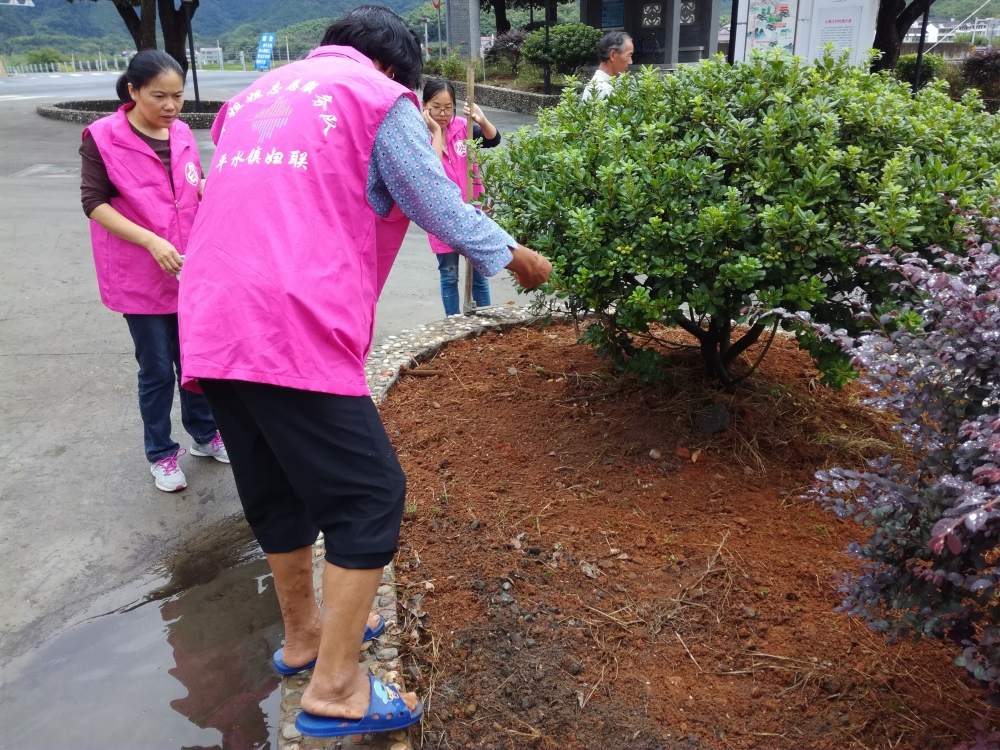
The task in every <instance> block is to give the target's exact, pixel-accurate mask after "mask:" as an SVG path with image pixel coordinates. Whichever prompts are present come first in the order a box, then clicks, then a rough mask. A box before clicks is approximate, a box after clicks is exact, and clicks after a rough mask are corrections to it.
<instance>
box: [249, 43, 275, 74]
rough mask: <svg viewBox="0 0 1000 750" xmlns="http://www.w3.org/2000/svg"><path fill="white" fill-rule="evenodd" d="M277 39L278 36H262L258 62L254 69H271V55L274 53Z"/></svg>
mask: <svg viewBox="0 0 1000 750" xmlns="http://www.w3.org/2000/svg"><path fill="white" fill-rule="evenodd" d="M277 37H278V35H277V34H261V35H260V42H258V43H257V60H256V62H255V63H254V68H256V69H257V70H263V69H264V68H267V69H270V68H271V53H272V52H274V40H275V39H277Z"/></svg>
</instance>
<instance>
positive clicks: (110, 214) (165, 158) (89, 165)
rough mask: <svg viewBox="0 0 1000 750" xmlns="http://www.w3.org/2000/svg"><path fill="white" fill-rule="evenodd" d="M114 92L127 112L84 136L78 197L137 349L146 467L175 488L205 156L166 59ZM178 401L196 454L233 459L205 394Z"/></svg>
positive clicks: (133, 72)
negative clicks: (191, 268)
mask: <svg viewBox="0 0 1000 750" xmlns="http://www.w3.org/2000/svg"><path fill="white" fill-rule="evenodd" d="M117 92H118V96H119V98H120V99H121V100H122V101H123V102H125V103H124V104H123V105H122V107H121V108H120V109H119V110H118V111H117V112H115V113H114V114H113V115H109V116H108V117H103V118H101V119H100V120H98V121H97V122H95V123H93V124H92V125H90V126H89V127H88V128H87V129H86V130H84V131H83V145H82V146H81V147H80V155H81V156H82V157H83V168H82V170H81V171H82V180H81V196H82V201H83V209H84V212H85V213H86V214H87V216H88V217H90V227H91V231H90V234H91V241H92V244H93V249H94V264H95V266H96V268H97V283H98V287H99V288H100V292H101V301H102V302H103V303H104V304H105V305H106V306H107V307H108V308H110V309H111V310H114V311H115V312H120V313H122V314H123V315H124V316H125V320H126V322H127V323H128V328H129V332H130V333H131V334H132V341H133V343H134V344H135V358H136V360H137V361H138V363H139V413H140V414H141V415H142V423H143V428H144V442H145V451H146V458H147V459H148V460H149V462H150V464H151V466H150V471H151V472H152V474H153V480H154V482H155V484H156V486H157V487H158V488H159V489H161V490H163V491H165V492H174V491H177V490H181V489H184V488H185V487H186V486H187V480H186V478H185V477H184V473H183V472H182V471H181V469H180V467H178V465H177V459H178V457H179V456H180V455H182V449H181V447H180V446H179V445H178V444H177V443H176V442H175V441H174V440H173V439H172V438H171V436H170V410H171V408H172V406H173V400H174V389H175V388H176V385H177V380H178V379H179V377H180V374H181V371H180V346H179V339H178V332H177V292H178V279H177V275H178V274H179V273H180V270H181V265H182V264H183V262H184V251H185V247H186V246H187V241H188V236H189V235H190V233H191V225H192V224H193V223H194V217H195V213H196V212H197V210H198V201H199V199H200V196H201V189H202V184H203V180H202V175H201V160H200V159H199V157H198V144H197V143H196V142H195V140H194V136H193V135H192V134H191V129H190V128H189V127H188V126H187V125H186V124H185V123H183V122H181V121H180V120H179V119H177V115H178V113H179V112H180V110H181V107H182V106H183V104H184V74H183V72H182V71H181V68H180V66H179V65H178V64H177V61H176V60H174V59H173V58H172V57H170V55H168V54H167V53H166V52H161V51H158V50H146V51H142V52H139V53H138V54H137V55H136V56H135V57H133V58H132V60H131V62H130V63H129V66H128V69H127V70H126V71H125V73H124V74H122V76H121V77H120V78H119V80H118V86H117ZM175 370H176V372H175ZM180 399H181V420H182V422H183V424H184V427H185V429H186V430H187V431H188V432H189V433H190V434H191V437H192V438H193V439H194V445H193V446H192V448H191V453H192V455H195V456H210V457H212V458H215V459H216V460H218V461H222V462H224V463H229V458H228V456H227V454H226V448H225V445H224V444H223V442H222V438H221V437H220V436H219V431H218V429H217V428H216V425H215V420H214V418H213V417H212V410H211V409H210V408H209V405H208V402H207V401H206V400H205V398H204V396H202V395H201V394H197V393H189V392H188V391H185V390H181V393H180Z"/></svg>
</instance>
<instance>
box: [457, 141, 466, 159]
mask: <svg viewBox="0 0 1000 750" xmlns="http://www.w3.org/2000/svg"><path fill="white" fill-rule="evenodd" d="M455 153H456V154H458V155H459V156H465V154H466V153H468V148H466V146H465V141H459V142H458V143H456V144H455Z"/></svg>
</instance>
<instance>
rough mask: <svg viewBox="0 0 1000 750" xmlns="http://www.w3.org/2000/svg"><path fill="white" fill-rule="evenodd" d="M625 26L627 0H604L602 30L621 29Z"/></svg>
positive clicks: (602, 3) (602, 4)
mask: <svg viewBox="0 0 1000 750" xmlns="http://www.w3.org/2000/svg"><path fill="white" fill-rule="evenodd" d="M624 25H625V0H602V2H601V28H602V29H620V28H622V27H623V26H624Z"/></svg>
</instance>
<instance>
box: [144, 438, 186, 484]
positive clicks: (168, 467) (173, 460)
mask: <svg viewBox="0 0 1000 750" xmlns="http://www.w3.org/2000/svg"><path fill="white" fill-rule="evenodd" d="M183 455H184V449H183V448H178V449H177V451H176V452H175V453H174V454H173V455H172V456H167V457H166V458H161V459H160V460H159V461H157V462H156V463H155V464H153V465H152V466H150V467H149V470H150V472H152V474H153V481H154V482H155V483H156V489H158V490H163V491H164V492H177V491H178V490H183V489H184V488H185V487H187V479H186V478H185V477H184V472H183V471H181V469H180V467H179V466H178V465H177V459H178V458H180V457H181V456H183Z"/></svg>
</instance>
